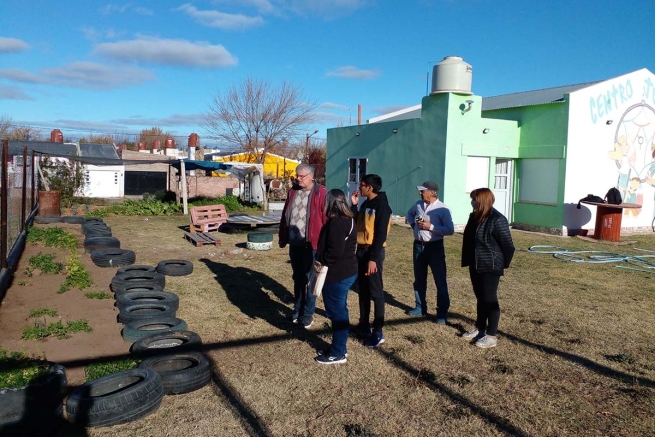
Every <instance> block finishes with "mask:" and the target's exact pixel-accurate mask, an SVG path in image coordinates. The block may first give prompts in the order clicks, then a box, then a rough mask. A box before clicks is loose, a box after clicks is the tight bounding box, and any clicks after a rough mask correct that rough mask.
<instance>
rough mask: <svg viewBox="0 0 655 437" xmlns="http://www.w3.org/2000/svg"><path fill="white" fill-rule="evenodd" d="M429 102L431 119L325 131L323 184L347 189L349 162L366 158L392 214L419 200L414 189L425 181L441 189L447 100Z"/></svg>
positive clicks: (368, 167) (446, 97)
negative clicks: (380, 182)
mask: <svg viewBox="0 0 655 437" xmlns="http://www.w3.org/2000/svg"><path fill="white" fill-rule="evenodd" d="M434 100H435V102H434V105H433V106H432V107H431V111H430V112H431V114H432V116H431V117H430V119H425V117H423V118H421V119H414V120H401V121H391V122H383V123H373V124H365V125H359V126H348V127H343V128H335V129H328V132H327V153H326V154H327V162H326V186H327V187H328V188H340V189H342V190H344V191H345V190H346V189H347V181H348V170H349V169H348V159H349V158H350V157H354V156H365V157H367V158H368V165H367V172H368V173H376V174H378V175H380V176H381V177H382V182H383V187H382V191H385V192H386V193H387V197H388V198H389V204H390V205H391V208H392V209H393V211H394V214H398V215H403V216H404V215H405V214H406V213H407V210H409V208H410V207H411V206H412V205H413V204H414V202H416V200H418V199H419V196H418V192H417V191H416V186H417V185H420V184H421V183H422V182H424V181H426V180H428V179H430V180H434V181H435V182H437V183H438V184H439V185H441V186H443V183H444V169H445V160H446V150H445V149H446V121H447V112H448V96H447V95H445V94H444V95H441V96H438V97H437V98H436V99H434ZM394 129H398V132H397V133H395V134H394V133H393V130H394ZM357 133H359V136H357V135H356V134H357Z"/></svg>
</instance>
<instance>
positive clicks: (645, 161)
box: [592, 78, 655, 217]
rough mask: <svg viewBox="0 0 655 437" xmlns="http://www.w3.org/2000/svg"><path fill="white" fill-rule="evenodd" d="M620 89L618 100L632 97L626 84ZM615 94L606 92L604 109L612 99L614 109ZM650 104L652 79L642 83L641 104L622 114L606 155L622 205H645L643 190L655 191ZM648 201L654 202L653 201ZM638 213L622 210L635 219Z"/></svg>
mask: <svg viewBox="0 0 655 437" xmlns="http://www.w3.org/2000/svg"><path fill="white" fill-rule="evenodd" d="M613 88H614V89H615V87H614V86H613ZM620 88H622V90H619V92H618V94H619V99H622V98H623V96H626V97H627V98H630V97H632V85H631V83H630V81H629V80H628V81H627V83H626V86H625V87H623V86H620ZM616 94H617V93H616V92H614V93H612V92H609V91H608V93H607V94H606V95H605V96H603V97H604V100H606V101H610V104H609V105H607V106H611V100H610V98H611V97H612V96H613V97H614V103H615V107H616ZM649 100H653V103H654V104H655V88H654V87H653V83H652V81H651V79H650V78H647V79H646V80H645V81H644V87H643V94H642V101H641V102H640V103H637V104H634V105H631V106H629V107H628V108H627V109H626V110H624V112H623V114H622V116H621V119H620V121H619V122H618V123H617V125H616V131H615V133H614V148H613V150H611V151H610V152H609V158H610V159H612V160H613V161H614V162H615V164H616V168H617V172H618V178H617V184H616V188H618V189H619V191H620V192H621V197H622V198H623V202H625V203H635V204H638V205H644V190H645V188H648V190H646V191H648V192H650V193H652V192H653V189H654V188H655V109H653V106H651V105H649V104H648V103H647V102H648V101H649ZM596 103H600V101H598V102H596ZM596 106H597V107H599V105H596ZM607 106H606V108H605V109H607ZM599 112H600V111H599ZM608 112H609V111H608ZM592 115H593V113H592ZM599 117H600V115H599ZM649 197H650V196H649ZM648 200H649V201H652V202H655V199H650V198H649V199H648ZM654 210H655V209H654ZM641 211H642V210H641V209H634V208H632V209H625V210H624V214H625V215H632V216H634V217H636V216H638V215H639V214H640V213H641ZM654 216H655V213H654Z"/></svg>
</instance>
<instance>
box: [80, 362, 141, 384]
mask: <svg viewBox="0 0 655 437" xmlns="http://www.w3.org/2000/svg"><path fill="white" fill-rule="evenodd" d="M139 362H140V361H138V360H134V359H131V358H128V359H125V360H113V361H103V362H100V363H94V364H90V365H88V366H86V367H85V368H84V374H85V375H86V381H87V382H88V381H93V380H94V379H98V378H102V377H103V376H106V375H111V374H112V373H116V372H122V371H123V370H129V369H134V368H135V367H136V366H137V365H138V364H139Z"/></svg>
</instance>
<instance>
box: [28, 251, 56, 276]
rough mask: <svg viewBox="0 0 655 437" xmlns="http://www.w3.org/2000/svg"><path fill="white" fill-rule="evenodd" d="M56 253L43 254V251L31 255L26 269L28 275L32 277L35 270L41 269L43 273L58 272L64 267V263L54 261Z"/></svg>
mask: <svg viewBox="0 0 655 437" xmlns="http://www.w3.org/2000/svg"><path fill="white" fill-rule="evenodd" d="M54 259H55V256H54V255H51V254H42V253H41V252H39V253H38V255H34V256H33V257H31V258H30V259H29V260H27V262H28V264H29V265H28V267H27V268H26V269H25V271H26V273H27V276H29V277H32V275H33V273H34V270H37V269H38V270H40V271H41V272H43V273H49V274H55V275H56V274H57V273H59V272H61V271H62V270H63V269H64V265H63V264H62V263H58V262H54V261H53V260H54Z"/></svg>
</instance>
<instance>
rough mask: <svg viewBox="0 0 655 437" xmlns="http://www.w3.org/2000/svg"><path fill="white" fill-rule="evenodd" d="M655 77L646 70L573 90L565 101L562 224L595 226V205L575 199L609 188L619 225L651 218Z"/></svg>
mask: <svg viewBox="0 0 655 437" xmlns="http://www.w3.org/2000/svg"><path fill="white" fill-rule="evenodd" d="M654 108H655V75H653V73H651V72H650V71H648V70H646V69H642V70H638V71H636V72H633V73H630V74H626V75H623V76H619V77H616V78H614V79H610V80H607V81H604V82H602V83H599V84H596V85H594V86H592V87H589V88H585V89H582V90H579V91H576V92H574V93H572V94H571V95H570V100H569V136H568V145H567V157H566V182H565V193H564V203H565V211H564V224H565V226H566V227H568V228H569V229H580V228H581V229H593V228H594V224H595V214H596V208H595V207H593V206H585V205H582V208H581V209H577V208H575V206H576V205H577V203H578V200H580V199H581V198H583V197H585V196H586V195H587V194H595V195H597V196H600V197H604V196H605V194H606V193H607V191H608V190H609V189H610V188H611V187H616V188H618V189H619V190H620V191H621V195H622V197H623V201H624V202H626V203H637V204H640V205H642V208H641V209H640V210H639V209H624V210H623V218H622V227H624V228H645V227H648V228H650V226H651V223H652V221H653V218H654V217H655V200H654V199H655V160H654V155H655V109H654Z"/></svg>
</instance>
